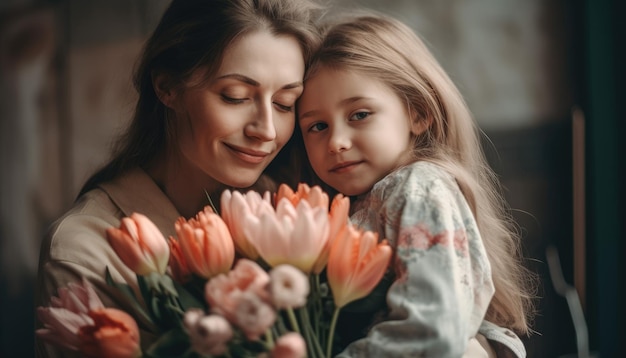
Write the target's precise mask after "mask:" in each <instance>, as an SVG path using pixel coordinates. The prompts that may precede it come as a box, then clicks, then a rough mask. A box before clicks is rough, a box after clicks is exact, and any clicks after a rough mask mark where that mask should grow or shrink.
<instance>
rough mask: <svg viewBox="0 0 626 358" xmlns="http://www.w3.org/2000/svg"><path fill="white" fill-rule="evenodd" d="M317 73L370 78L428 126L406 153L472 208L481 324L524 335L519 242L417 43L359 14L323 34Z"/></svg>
mask: <svg viewBox="0 0 626 358" xmlns="http://www.w3.org/2000/svg"><path fill="white" fill-rule="evenodd" d="M321 67H325V68H334V69H342V70H349V71H355V72H358V73H361V74H363V75H365V76H368V77H370V78H375V79H378V80H380V81H382V82H383V83H385V84H386V85H388V86H389V87H390V88H392V89H393V90H394V91H395V93H396V94H397V95H398V96H399V97H400V98H402V99H403V100H404V101H406V103H407V107H408V113H409V114H410V117H411V118H414V117H416V118H419V120H424V121H430V123H429V126H428V128H429V129H428V130H427V131H425V132H424V133H423V134H422V135H420V136H419V137H416V138H415V142H414V143H415V145H414V150H413V153H414V155H415V159H416V160H426V161H431V162H434V163H436V164H438V165H440V166H442V167H444V168H445V169H446V170H448V171H449V172H450V173H452V175H454V177H455V178H456V180H457V182H458V184H459V186H460V188H461V190H462V192H463V194H464V196H465V198H466V199H467V201H468V203H469V205H470V207H471V208H472V211H473V213H474V216H475V218H476V221H477V223H478V228H479V230H480V232H481V235H482V238H483V241H484V244H485V247H486V250H487V254H488V257H489V260H490V263H491V267H492V272H493V281H494V285H495V289H496V292H495V295H494V297H493V299H492V301H491V304H490V306H489V309H488V311H487V316H486V319H487V320H488V321H491V322H493V323H496V324H498V325H500V326H504V327H508V328H511V329H513V330H515V331H516V332H518V333H522V334H528V333H529V326H530V323H529V321H530V318H531V316H532V312H533V304H532V297H533V289H534V287H533V286H534V285H533V284H534V275H532V274H531V273H530V272H529V271H528V270H527V269H526V268H525V266H524V265H523V264H522V262H521V249H520V242H519V241H520V240H519V236H518V235H517V233H516V231H515V230H514V229H515V225H514V223H513V220H512V218H511V216H510V214H509V212H508V210H507V205H506V202H505V201H504V199H503V197H502V195H501V188H500V185H499V182H498V179H497V177H496V175H495V173H494V172H493V171H492V169H491V168H490V167H489V165H488V163H487V161H486V159H485V156H484V153H483V151H482V147H481V143H480V136H479V133H480V132H479V131H478V128H477V126H476V125H475V123H474V120H473V118H472V115H471V113H470V111H469V109H468V107H467V105H466V103H465V101H464V99H463V97H462V96H461V94H460V92H459V91H458V89H457V88H456V86H455V85H454V83H453V82H452V81H451V80H450V78H449V77H448V75H447V74H446V72H445V71H444V70H443V68H442V67H441V66H440V65H439V63H438V62H437V60H436V59H435V57H434V56H433V55H432V54H431V52H430V51H429V49H428V48H427V46H426V45H425V44H424V42H423V41H422V40H421V39H420V38H419V37H418V36H417V35H416V34H415V32H414V31H413V30H411V29H410V28H409V27H408V26H407V25H405V24H403V23H401V22H400V21H398V20H395V19H393V18H389V17H387V16H384V15H380V14H368V15H361V16H358V17H354V18H352V19H348V20H344V21H343V22H340V23H337V24H335V25H333V26H330V27H328V28H327V29H326V33H325V37H324V41H323V43H322V45H321V48H320V49H319V50H318V52H317V53H316V54H315V55H314V57H313V59H312V62H311V66H310V67H309V70H308V73H307V77H310V76H312V75H314V74H315V72H316V71H317V70H318V69H319V68H321Z"/></svg>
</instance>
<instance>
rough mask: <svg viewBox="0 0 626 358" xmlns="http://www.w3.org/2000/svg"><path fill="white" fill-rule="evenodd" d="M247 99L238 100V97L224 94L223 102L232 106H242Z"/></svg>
mask: <svg viewBox="0 0 626 358" xmlns="http://www.w3.org/2000/svg"><path fill="white" fill-rule="evenodd" d="M246 99H247V98H245V97H243V98H238V97H231V96H227V95H225V94H222V100H223V101H224V102H226V103H230V104H240V103H243V102H244V101H245V100H246Z"/></svg>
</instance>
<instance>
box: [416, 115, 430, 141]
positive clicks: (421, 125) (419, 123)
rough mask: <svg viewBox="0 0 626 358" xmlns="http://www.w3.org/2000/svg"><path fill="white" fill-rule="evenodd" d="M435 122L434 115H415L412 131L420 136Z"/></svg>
mask: <svg viewBox="0 0 626 358" xmlns="http://www.w3.org/2000/svg"><path fill="white" fill-rule="evenodd" d="M432 123H433V118H432V117H426V118H424V117H420V116H419V115H417V114H415V115H413V120H412V121H411V133H413V135H415V136H418V135H420V134H422V133H424V132H425V131H426V130H427V129H428V128H429V127H430V125H431V124H432Z"/></svg>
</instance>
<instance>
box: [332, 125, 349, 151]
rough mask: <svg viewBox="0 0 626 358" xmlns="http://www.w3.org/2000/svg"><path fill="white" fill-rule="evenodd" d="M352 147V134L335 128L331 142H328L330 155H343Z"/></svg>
mask: <svg viewBox="0 0 626 358" xmlns="http://www.w3.org/2000/svg"><path fill="white" fill-rule="evenodd" d="M351 147H352V141H351V140H350V134H349V133H348V132H347V131H345V130H343V129H341V128H334V129H332V130H331V134H330V140H329V141H328V151H329V152H330V153H334V154H336V153H341V152H345V151H346V150H348V149H350V148H351Z"/></svg>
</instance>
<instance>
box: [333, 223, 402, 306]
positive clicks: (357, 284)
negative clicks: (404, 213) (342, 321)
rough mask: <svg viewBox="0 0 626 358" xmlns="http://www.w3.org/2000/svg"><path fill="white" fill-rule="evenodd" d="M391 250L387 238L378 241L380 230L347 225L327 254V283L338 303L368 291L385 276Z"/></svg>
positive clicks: (348, 300)
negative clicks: (364, 229) (378, 231)
mask: <svg viewBox="0 0 626 358" xmlns="http://www.w3.org/2000/svg"><path fill="white" fill-rule="evenodd" d="M391 253H392V250H391V247H390V246H389V244H388V243H387V241H386V240H383V241H382V242H380V243H379V242H378V234H376V233H374V232H371V231H363V230H359V229H357V228H356V227H354V226H353V225H347V226H344V227H343V229H342V230H341V232H340V233H339V235H338V236H337V238H336V239H335V241H334V242H333V245H332V246H331V248H330V254H329V258H328V267H327V274H328V284H329V285H330V288H331V290H332V293H333V298H334V300H335V305H336V306H337V307H340V308H341V307H343V306H345V305H346V304H348V303H350V302H352V301H354V300H357V299H359V298H362V297H364V296H366V295H368V294H369V293H370V292H371V291H372V290H373V289H374V287H376V285H377V284H378V282H379V281H380V280H381V278H382V277H383V274H384V273H385V271H386V269H387V265H388V264H389V261H390V260H391Z"/></svg>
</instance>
